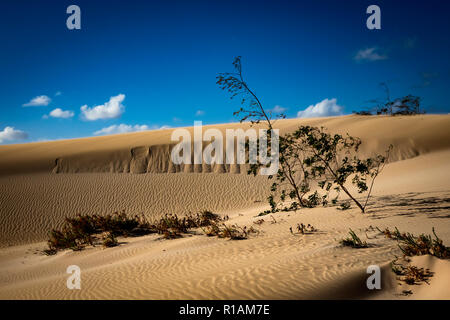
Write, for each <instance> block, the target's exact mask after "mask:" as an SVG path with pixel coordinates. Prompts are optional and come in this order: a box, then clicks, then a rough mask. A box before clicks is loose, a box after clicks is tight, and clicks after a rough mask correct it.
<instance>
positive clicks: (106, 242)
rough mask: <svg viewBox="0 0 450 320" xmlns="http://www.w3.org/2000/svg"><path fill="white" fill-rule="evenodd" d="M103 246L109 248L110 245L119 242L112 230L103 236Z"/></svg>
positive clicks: (112, 245) (115, 244) (113, 245)
mask: <svg viewBox="0 0 450 320" xmlns="http://www.w3.org/2000/svg"><path fill="white" fill-rule="evenodd" d="M102 244H103V247H105V248H111V247H115V246H117V245H118V244H119V242H118V241H117V239H116V237H115V236H114V234H113V233H112V232H108V233H107V234H106V235H105V236H104V237H103V243H102Z"/></svg>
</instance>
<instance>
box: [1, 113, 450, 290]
mask: <svg viewBox="0 0 450 320" xmlns="http://www.w3.org/2000/svg"><path fill="white" fill-rule="evenodd" d="M304 124H309V125H315V126H325V127H326V128H328V130H329V131H330V132H339V133H346V132H348V133H349V134H351V135H353V136H358V137H360V138H361V139H362V141H363V145H362V148H361V154H362V155H371V154H374V153H382V152H383V151H384V150H385V149H386V148H387V146H388V145H389V144H391V143H392V144H393V145H394V151H393V154H392V155H391V162H390V163H389V164H388V165H387V166H386V168H385V170H384V171H383V172H382V174H381V175H380V176H379V177H378V179H377V181H376V183H375V188H374V197H373V198H372V199H371V200H370V205H369V209H368V212H367V213H366V214H364V215H363V214H361V213H360V212H359V211H358V210H357V209H356V208H354V206H353V207H352V208H351V209H350V210H347V211H340V210H337V209H336V207H326V208H322V207H320V208H314V209H302V210H298V211H297V212H288V213H285V212H284V213H275V214H273V215H266V216H264V217H262V218H263V219H264V220H265V221H264V222H263V223H262V224H261V225H255V224H254V223H253V222H254V221H256V220H258V219H260V217H256V215H257V214H258V213H259V212H261V211H263V210H265V209H267V208H268V205H267V203H266V198H267V196H268V194H269V192H268V188H269V186H270V184H271V181H268V180H267V178H266V177H263V176H257V177H253V176H248V175H246V174H245V167H244V166H242V167H241V166H231V167H229V166H218V165H216V166H212V167H208V166H196V167H194V166H192V167H190V166H179V167H177V166H172V165H171V163H170V159H169V156H168V155H169V153H170V150H171V148H172V145H171V142H170V134H171V132H172V130H171V129H168V130H158V131H148V132H140V133H130V134H122V135H115V136H105V137H96V138H85V139H74V140H65V141H53V142H42V143H31V144H21V145H8V146H0V246H1V249H0V298H1V299H306V298H318V299H321V298H325V299H330V298H356V299H371V298H374V299H379V298H385V299H386V298H387V299H450V286H449V285H450V262H449V261H448V260H440V259H437V258H434V257H431V256H422V257H414V258H413V260H412V262H411V263H412V264H414V265H417V266H420V267H426V268H430V270H431V271H432V272H434V275H433V277H432V278H431V279H430V282H429V284H422V285H413V286H408V285H405V284H403V285H399V281H397V280H396V278H395V275H394V274H393V273H392V271H391V269H390V265H389V263H390V262H391V261H392V260H393V259H395V257H396V256H401V251H400V249H399V248H398V245H397V242H396V241H393V240H390V239H386V238H384V236H382V235H380V234H379V233H377V232H374V231H370V230H369V231H366V230H367V229H368V228H369V227H370V226H373V227H379V228H380V229H383V228H385V227H389V228H390V229H393V228H394V227H398V228H399V229H400V230H401V231H407V232H412V233H414V234H420V233H426V234H431V232H432V231H431V230H432V227H435V230H436V232H437V234H438V235H439V236H440V237H441V238H442V239H443V240H444V243H445V244H446V245H447V246H449V245H450V116H448V115H426V116H411V117H378V116H377V117H375V116H373V117H357V116H346V117H335V118H321V119H308V120H305V119H303V120H300V119H291V120H280V121H277V122H276V125H275V126H276V127H277V128H280V130H281V133H285V132H289V131H292V130H294V129H295V128H296V127H298V126H299V125H304ZM208 127H214V128H219V129H220V130H222V131H224V130H225V129H226V128H238V127H241V128H247V127H248V124H225V125H218V126H208ZM208 127H204V130H206V129H207V128H208ZM190 130H192V128H191V129H190ZM203 209H208V210H212V211H214V212H217V213H220V214H223V215H225V214H226V215H229V216H230V221H229V223H237V224H238V225H240V226H244V225H247V226H251V225H253V226H255V227H256V228H257V229H259V231H260V233H259V234H258V235H254V236H252V237H251V238H250V239H248V240H242V241H231V240H225V239H218V238H215V237H213V238H209V237H206V236H205V235H204V234H203V233H202V231H201V230H198V231H197V234H195V235H189V236H185V237H183V238H181V239H175V240H161V239H160V237H159V236H158V235H149V236H144V237H137V238H120V239H119V240H120V242H121V245H120V246H118V247H114V248H108V249H103V248H101V247H95V248H92V247H91V248H86V249H85V250H83V251H81V252H72V251H70V250H69V251H62V252H59V253H58V254H56V255H55V256H45V255H43V254H42V250H43V249H45V248H46V243H45V240H46V239H47V232H48V231H49V230H50V229H51V228H55V227H61V225H62V222H63V220H64V217H66V216H74V215H76V214H78V213H82V214H107V213H112V212H114V211H121V210H126V211H127V213H129V214H140V213H143V214H144V215H146V216H147V217H157V216H160V215H162V214H164V213H177V214H180V215H181V214H183V213H187V212H189V211H192V212H196V211H199V210H203ZM297 223H304V224H308V223H309V224H312V225H314V226H315V227H316V228H318V229H319V232H318V233H316V234H311V235H299V234H296V235H292V234H291V233H290V231H289V228H290V227H293V229H295V226H296V225H297ZM349 228H351V229H353V230H354V231H356V233H357V234H358V235H360V236H361V238H362V239H363V240H366V241H367V242H368V243H369V244H371V246H370V247H369V248H367V249H352V248H346V247H342V246H340V245H339V242H338V241H339V240H340V239H342V238H343V237H346V236H347V234H348V230H349ZM69 265H78V266H79V267H80V268H81V271H82V273H81V278H82V282H81V287H82V288H81V290H69V289H67V287H66V280H67V278H68V276H69V275H68V274H66V268H67V267H68V266H69ZM369 265H379V266H380V267H381V268H382V278H383V283H382V290H381V291H377V290H375V291H369V290H367V288H366V279H367V277H368V276H369V275H368V274H367V273H366V268H367V267H368V266H369ZM403 290H411V291H412V294H410V295H407V296H405V295H403V294H402V291H403Z"/></svg>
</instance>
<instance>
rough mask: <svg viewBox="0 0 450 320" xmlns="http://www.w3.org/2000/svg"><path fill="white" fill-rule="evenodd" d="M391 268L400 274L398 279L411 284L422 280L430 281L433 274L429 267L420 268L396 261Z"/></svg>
mask: <svg viewBox="0 0 450 320" xmlns="http://www.w3.org/2000/svg"><path fill="white" fill-rule="evenodd" d="M391 268H392V271H393V272H394V273H395V274H396V275H397V276H399V277H398V280H400V281H403V282H405V283H407V284H409V285H413V284H420V283H422V282H425V283H428V280H429V278H431V277H432V276H433V273H432V272H431V271H430V270H429V269H424V268H418V267H416V266H412V265H409V266H403V265H401V264H396V263H395V261H393V262H391Z"/></svg>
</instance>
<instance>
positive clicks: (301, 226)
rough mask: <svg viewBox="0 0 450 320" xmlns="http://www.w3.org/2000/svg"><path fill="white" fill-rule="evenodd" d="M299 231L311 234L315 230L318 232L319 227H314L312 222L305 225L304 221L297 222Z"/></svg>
mask: <svg viewBox="0 0 450 320" xmlns="http://www.w3.org/2000/svg"><path fill="white" fill-rule="evenodd" d="M297 231H298V233H300V234H311V233H313V232H317V229H316V228H314V227H313V226H312V225H311V224H309V223H308V225H304V224H303V223H298V224H297ZM291 232H292V229H291Z"/></svg>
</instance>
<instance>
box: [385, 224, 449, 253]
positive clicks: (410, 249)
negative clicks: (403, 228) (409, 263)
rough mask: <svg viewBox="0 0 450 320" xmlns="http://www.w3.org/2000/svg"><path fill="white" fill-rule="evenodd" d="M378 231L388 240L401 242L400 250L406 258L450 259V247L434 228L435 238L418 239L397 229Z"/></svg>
mask: <svg viewBox="0 0 450 320" xmlns="http://www.w3.org/2000/svg"><path fill="white" fill-rule="evenodd" d="M378 230H379V231H380V232H381V233H383V234H384V235H385V236H386V237H387V238H389V239H394V240H398V241H399V242H400V244H399V248H400V250H401V251H402V252H403V254H404V255H405V256H410V257H411V256H421V255H424V254H429V255H432V256H435V257H437V258H440V259H450V247H446V246H445V245H444V243H443V241H442V239H440V238H439V237H438V236H437V234H436V232H435V230H434V228H433V229H432V231H433V236H431V235H425V234H421V235H419V236H417V237H416V236H414V235H413V234H411V233H405V232H403V233H402V232H400V231H399V230H398V229H397V228H395V230H394V231H391V230H389V228H386V229H385V230H380V229H378Z"/></svg>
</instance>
